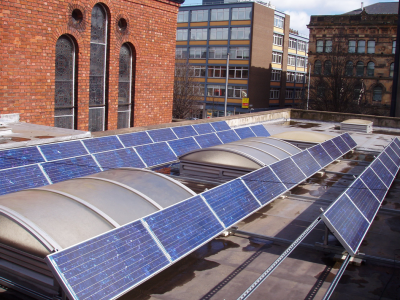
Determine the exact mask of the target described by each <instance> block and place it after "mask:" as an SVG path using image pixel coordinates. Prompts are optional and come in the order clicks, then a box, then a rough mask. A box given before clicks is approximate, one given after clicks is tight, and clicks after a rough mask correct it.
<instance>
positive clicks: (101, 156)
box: [94, 148, 146, 171]
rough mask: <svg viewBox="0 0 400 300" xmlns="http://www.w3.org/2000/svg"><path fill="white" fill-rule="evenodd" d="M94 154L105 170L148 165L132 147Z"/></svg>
mask: <svg viewBox="0 0 400 300" xmlns="http://www.w3.org/2000/svg"><path fill="white" fill-rule="evenodd" d="M94 156H95V157H96V160H97V161H98V163H99V164H100V166H101V167H102V168H103V170H104V171H106V170H109V169H115V168H122V167H133V168H145V167H146V166H145V165H144V164H143V162H142V161H141V159H140V158H139V156H138V155H137V153H136V152H135V150H133V149H131V148H126V149H120V150H116V151H108V152H102V153H97V154H95V155H94Z"/></svg>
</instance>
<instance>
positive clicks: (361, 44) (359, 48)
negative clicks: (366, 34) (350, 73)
mask: <svg viewBox="0 0 400 300" xmlns="http://www.w3.org/2000/svg"><path fill="white" fill-rule="evenodd" d="M357 53H365V41H358V45H357Z"/></svg>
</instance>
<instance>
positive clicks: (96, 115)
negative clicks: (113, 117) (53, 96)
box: [89, 4, 107, 131]
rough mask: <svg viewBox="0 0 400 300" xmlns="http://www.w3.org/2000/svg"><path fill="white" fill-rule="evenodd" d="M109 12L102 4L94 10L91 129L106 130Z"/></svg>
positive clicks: (90, 90)
mask: <svg viewBox="0 0 400 300" xmlns="http://www.w3.org/2000/svg"><path fill="white" fill-rule="evenodd" d="M106 57H107V13H106V10H105V9H104V7H103V6H102V5H101V4H96V5H95V6H94V7H93V10H92V26H91V36H90V74H89V79H90V83H89V131H102V130H105V117H106V89H105V87H106Z"/></svg>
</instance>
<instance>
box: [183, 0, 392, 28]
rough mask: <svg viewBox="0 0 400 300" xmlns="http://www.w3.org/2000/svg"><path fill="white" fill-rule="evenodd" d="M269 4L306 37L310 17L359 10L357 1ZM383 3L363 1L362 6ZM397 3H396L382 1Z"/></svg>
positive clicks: (292, 0) (192, 0) (188, 1)
mask: <svg viewBox="0 0 400 300" xmlns="http://www.w3.org/2000/svg"><path fill="white" fill-rule="evenodd" d="M263 1H264V2H271V4H272V5H274V6H275V7H276V9H278V10H280V11H283V12H285V13H286V14H289V15H290V27H291V28H293V29H295V30H298V31H299V33H300V34H302V35H306V36H308V29H307V27H306V25H307V24H308V23H309V22H310V16H311V15H336V14H342V13H345V12H348V11H352V10H354V9H357V8H361V1H358V0H330V1H326V0H305V1H301V0H279V1H277V0H271V1H270V0H263ZM378 2H383V1H373V0H372V1H364V6H367V5H371V4H374V3H378ZM384 2H398V1H384ZM196 4H201V0H185V4H184V5H196Z"/></svg>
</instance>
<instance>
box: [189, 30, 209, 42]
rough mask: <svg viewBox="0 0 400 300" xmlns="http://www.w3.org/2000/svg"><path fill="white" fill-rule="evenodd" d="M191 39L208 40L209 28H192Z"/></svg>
mask: <svg viewBox="0 0 400 300" xmlns="http://www.w3.org/2000/svg"><path fill="white" fill-rule="evenodd" d="M190 39H191V40H192V41H193V40H196V41H204V40H207V28H202V29H190Z"/></svg>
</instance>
